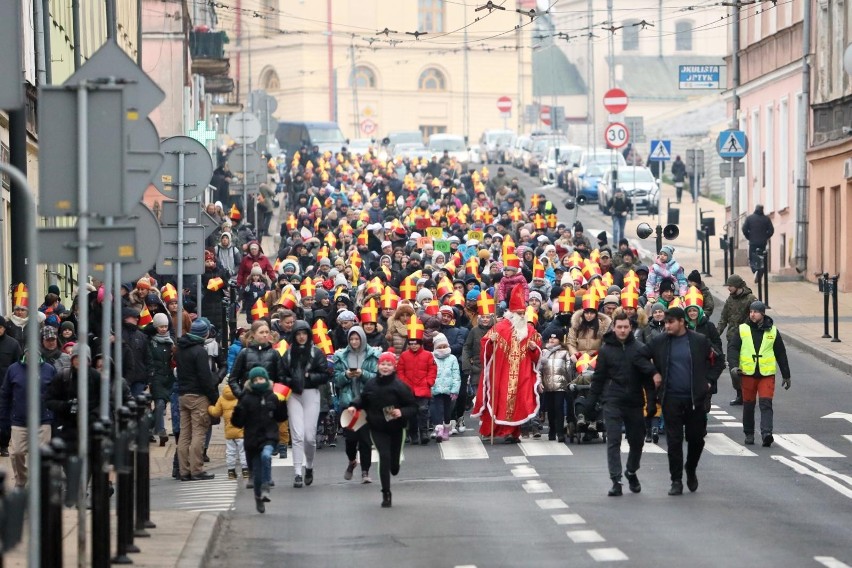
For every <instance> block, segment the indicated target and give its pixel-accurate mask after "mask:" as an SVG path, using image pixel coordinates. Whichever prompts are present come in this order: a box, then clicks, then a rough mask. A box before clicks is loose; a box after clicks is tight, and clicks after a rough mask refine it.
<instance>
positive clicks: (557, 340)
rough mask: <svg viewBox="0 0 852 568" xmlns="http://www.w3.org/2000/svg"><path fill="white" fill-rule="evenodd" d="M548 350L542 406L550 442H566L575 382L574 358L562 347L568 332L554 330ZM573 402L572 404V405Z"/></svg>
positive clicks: (544, 356)
mask: <svg viewBox="0 0 852 568" xmlns="http://www.w3.org/2000/svg"><path fill="white" fill-rule="evenodd" d="M544 339H545V341H546V343H545V348H544V349H543V350H542V352H541V384H542V389H543V391H544V392H542V397H541V402H542V404H541V406H542V409H543V410H544V411H545V412H546V413H547V422H548V424H549V428H548V431H547V439H548V440H556V441H558V442H564V441H565V410H564V408H565V400H566V396H567V394H568V385H569V384H570V383H571V381H572V380H573V378H574V364H573V362H572V361H571V354H570V353H569V352H568V349H566V348H565V345H564V344H563V343H562V342H563V340H564V339H565V332H564V331H563V330H561V329H554V330H553V331H550V332H548V337H546V338H544ZM569 402H570V401H569Z"/></svg>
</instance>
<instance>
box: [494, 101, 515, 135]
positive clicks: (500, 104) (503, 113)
mask: <svg viewBox="0 0 852 568" xmlns="http://www.w3.org/2000/svg"><path fill="white" fill-rule="evenodd" d="M497 110H499V111H500V117H501V118H502V119H503V130H506V128H507V126H508V124H507V121H508V120H509V119H510V118H511V117H512V99H510V98H509V97H506V96H503V97H500V98H499V99H497Z"/></svg>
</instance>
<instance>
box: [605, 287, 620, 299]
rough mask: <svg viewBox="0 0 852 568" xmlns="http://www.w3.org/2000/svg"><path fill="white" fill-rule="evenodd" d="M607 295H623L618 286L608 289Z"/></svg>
mask: <svg viewBox="0 0 852 568" xmlns="http://www.w3.org/2000/svg"><path fill="white" fill-rule="evenodd" d="M606 295H607V296H612V295H615V296H620V295H621V288H619V287H618V286H617V285H615V284H613V285H612V286H610V287H609V288H607V289H606Z"/></svg>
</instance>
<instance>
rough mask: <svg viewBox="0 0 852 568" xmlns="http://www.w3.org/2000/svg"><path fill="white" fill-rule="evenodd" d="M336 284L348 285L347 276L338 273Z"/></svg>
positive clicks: (335, 278) (335, 279)
mask: <svg viewBox="0 0 852 568" xmlns="http://www.w3.org/2000/svg"><path fill="white" fill-rule="evenodd" d="M334 285H335V286H344V287H348V283H347V282H346V276H344V275H343V274H338V275H337V276H335V277H334Z"/></svg>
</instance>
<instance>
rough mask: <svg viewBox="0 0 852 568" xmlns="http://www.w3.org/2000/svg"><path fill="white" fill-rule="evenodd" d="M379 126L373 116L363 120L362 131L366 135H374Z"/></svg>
mask: <svg viewBox="0 0 852 568" xmlns="http://www.w3.org/2000/svg"><path fill="white" fill-rule="evenodd" d="M378 128H379V126H378V125H377V124H376V121H375V120H373V119H371V118H365V119H364V120H362V121H361V132H362V133H363V134H365V135H366V136H372V135H373V134H375V133H376V130H378Z"/></svg>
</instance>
